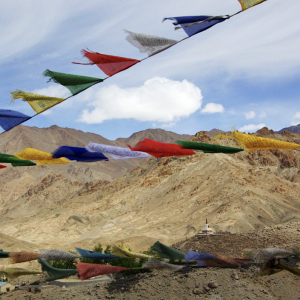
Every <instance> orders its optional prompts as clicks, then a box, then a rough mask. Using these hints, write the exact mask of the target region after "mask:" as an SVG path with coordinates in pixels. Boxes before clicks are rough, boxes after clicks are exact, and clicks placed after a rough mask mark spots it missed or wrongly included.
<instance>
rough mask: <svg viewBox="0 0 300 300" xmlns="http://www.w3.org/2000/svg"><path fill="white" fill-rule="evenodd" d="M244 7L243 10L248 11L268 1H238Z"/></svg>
mask: <svg viewBox="0 0 300 300" xmlns="http://www.w3.org/2000/svg"><path fill="white" fill-rule="evenodd" d="M238 1H239V2H240V4H241V6H242V10H246V9H248V8H250V7H252V6H255V5H257V4H260V3H262V2H264V1H267V0H238Z"/></svg>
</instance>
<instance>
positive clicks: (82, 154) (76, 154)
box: [52, 146, 109, 162]
mask: <svg viewBox="0 0 300 300" xmlns="http://www.w3.org/2000/svg"><path fill="white" fill-rule="evenodd" d="M52 157H53V158H60V157H66V158H67V159H69V160H76V161H85V162H93V161H100V160H106V161H107V160H109V159H108V158H107V157H106V156H104V155H103V153H100V152H89V151H88V150H87V149H86V148H79V147H70V146H61V147H59V148H57V149H56V150H55V151H54V152H53V153H52Z"/></svg>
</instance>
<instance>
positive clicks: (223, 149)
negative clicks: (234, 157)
mask: <svg viewBox="0 0 300 300" xmlns="http://www.w3.org/2000/svg"><path fill="white" fill-rule="evenodd" d="M176 143H177V144H179V145H180V146H181V147H182V148H183V149H193V150H201V151H203V152H204V153H229V154H230V153H237V152H240V151H244V149H241V148H234V147H227V146H220V145H214V144H205V143H196V142H188V141H176Z"/></svg>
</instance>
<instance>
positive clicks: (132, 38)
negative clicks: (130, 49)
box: [124, 30, 178, 56]
mask: <svg viewBox="0 0 300 300" xmlns="http://www.w3.org/2000/svg"><path fill="white" fill-rule="evenodd" d="M124 31H125V32H126V33H128V35H127V36H126V40H127V41H128V42H129V43H130V44H131V45H133V46H135V47H137V48H139V50H140V52H142V53H144V52H146V53H147V54H148V56H151V55H154V54H157V53H159V52H161V51H164V50H166V49H168V48H170V47H171V46H173V45H175V44H176V43H178V42H177V41H175V40H171V39H167V38H163V37H159V36H155V35H148V34H143V33H137V32H132V31H128V30H124Z"/></svg>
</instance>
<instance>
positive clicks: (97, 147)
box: [85, 142, 152, 159]
mask: <svg viewBox="0 0 300 300" xmlns="http://www.w3.org/2000/svg"><path fill="white" fill-rule="evenodd" d="M85 148H86V149H87V150H88V151H90V152H104V153H107V154H109V155H110V156H111V157H112V158H114V159H126V158H145V157H152V155H150V154H148V153H146V152H140V151H132V150H131V149H128V148H123V147H117V146H110V145H103V144H96V143H92V142H89V143H88V144H87V145H86V146H85Z"/></svg>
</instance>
